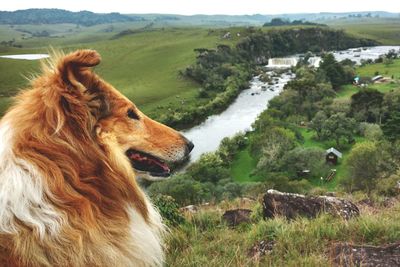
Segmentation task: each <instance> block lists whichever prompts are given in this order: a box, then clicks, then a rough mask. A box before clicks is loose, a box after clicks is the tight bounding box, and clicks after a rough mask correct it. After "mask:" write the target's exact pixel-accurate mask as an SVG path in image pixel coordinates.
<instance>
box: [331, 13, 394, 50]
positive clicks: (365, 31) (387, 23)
mask: <svg viewBox="0 0 400 267" xmlns="http://www.w3.org/2000/svg"><path fill="white" fill-rule="evenodd" d="M324 23H326V24H328V25H329V26H330V27H333V28H336V29H343V30H345V31H347V32H349V33H350V34H353V35H354V36H356V37H361V38H369V39H375V40H378V41H379V42H381V43H382V44H385V45H399V44H400V34H399V32H400V19H399V18H364V19H357V20H349V19H337V20H332V21H328V22H324Z"/></svg>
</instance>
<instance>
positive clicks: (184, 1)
mask: <svg viewBox="0 0 400 267" xmlns="http://www.w3.org/2000/svg"><path fill="white" fill-rule="evenodd" d="M27 8H61V9H67V10H72V11H80V10H90V11H93V12H99V13H108V12H120V13H168V14H183V15H193V14H229V15H240V14H281V13H315V12H348V11H389V12H395V13H399V12H400V0H379V1H377V0H375V1H371V0H140V1H139V0H111V1H110V0H96V1H95V0H80V1H78V0H35V1H32V0H8V1H7V0H4V1H2V3H1V4H0V10H10V11H11V10H17V9H27Z"/></svg>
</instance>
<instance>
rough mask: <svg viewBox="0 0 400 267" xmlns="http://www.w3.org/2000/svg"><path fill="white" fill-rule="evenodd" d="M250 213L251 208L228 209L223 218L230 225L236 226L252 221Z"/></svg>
mask: <svg viewBox="0 0 400 267" xmlns="http://www.w3.org/2000/svg"><path fill="white" fill-rule="evenodd" d="M250 215H251V210H248V209H234V210H227V211H225V213H224V214H223V215H222V220H224V221H226V223H227V224H228V225H229V226H236V225H239V224H241V223H248V222H250Z"/></svg>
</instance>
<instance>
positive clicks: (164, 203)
mask: <svg viewBox="0 0 400 267" xmlns="http://www.w3.org/2000/svg"><path fill="white" fill-rule="evenodd" d="M152 200H153V203H154V205H155V206H156V207H157V208H158V210H159V212H160V214H161V216H162V217H163V219H164V222H165V223H166V224H167V225H168V226H176V225H179V224H181V223H183V222H184V221H185V218H184V217H183V216H182V215H181V213H180V212H179V206H178V204H177V203H176V201H175V199H174V198H173V197H171V196H166V195H158V196H155V197H153V198H152Z"/></svg>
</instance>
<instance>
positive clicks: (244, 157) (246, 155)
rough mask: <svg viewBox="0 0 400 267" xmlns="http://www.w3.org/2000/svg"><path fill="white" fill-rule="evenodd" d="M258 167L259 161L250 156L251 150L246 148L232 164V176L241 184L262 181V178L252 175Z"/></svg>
mask: <svg viewBox="0 0 400 267" xmlns="http://www.w3.org/2000/svg"><path fill="white" fill-rule="evenodd" d="M256 166H257V160H256V159H254V158H253V157H252V156H251V155H250V148H249V147H246V149H244V150H241V151H240V152H239V153H238V154H237V155H236V157H235V159H234V161H233V163H232V168H231V176H232V178H233V180H234V181H236V182H239V183H241V182H258V181H261V180H262V177H259V176H257V175H253V174H252V172H253V170H254V169H255V168H256Z"/></svg>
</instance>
